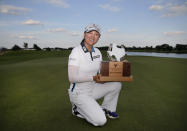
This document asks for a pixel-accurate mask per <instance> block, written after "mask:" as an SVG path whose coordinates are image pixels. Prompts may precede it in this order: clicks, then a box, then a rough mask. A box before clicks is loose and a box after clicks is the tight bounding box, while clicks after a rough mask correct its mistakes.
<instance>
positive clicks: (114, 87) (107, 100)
mask: <svg viewBox="0 0 187 131" xmlns="http://www.w3.org/2000/svg"><path fill="white" fill-rule="evenodd" d="M120 90H121V83H120V82H106V83H104V84H99V83H95V82H91V83H86V84H84V83H83V84H80V83H78V84H71V86H70V88H69V90H68V92H69V97H70V101H71V103H72V105H74V104H75V105H76V106H77V111H78V112H79V113H80V114H81V115H82V116H83V117H84V118H85V119H86V120H87V121H88V122H90V123H91V124H93V125H94V126H102V125H104V124H105V123H106V120H107V119H106V116H105V113H104V112H103V110H102V108H105V109H108V110H110V111H112V112H115V111H116V107H117V102H118V96H119V93H120ZM102 97H104V100H103V102H102V105H101V106H100V105H99V103H98V102H97V101H96V100H97V99H100V98H102Z"/></svg>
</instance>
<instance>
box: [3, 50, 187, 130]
mask: <svg viewBox="0 0 187 131" xmlns="http://www.w3.org/2000/svg"><path fill="white" fill-rule="evenodd" d="M67 56H68V53H67V52H66V53H62V52H10V53H8V54H4V55H2V56H0V130H1V131H41V130H42V131H75V130H76V131H88V130H90V131H91V130H99V131H100V130H102V131H114V130H116V131H124V130H127V131H185V130H186V129H187V126H186V121H187V117H186V111H187V68H186V65H187V59H175V58H156V57H135V56H128V58H127V59H128V60H129V61H130V62H131V64H132V67H131V68H132V75H133V76H134V81H133V82H131V83H123V88H122V90H121V93H120V97H119V101H118V107H117V112H118V113H119V114H120V118H119V119H116V120H110V119H108V121H107V124H106V125H105V126H103V127H94V126H92V125H90V124H89V123H87V122H86V121H85V120H83V119H78V118H76V117H74V116H72V114H71V104H70V102H69V97H68V93H67V89H68V88H69V82H68V78H67V62H68V57H67Z"/></svg>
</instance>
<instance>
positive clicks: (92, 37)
mask: <svg viewBox="0 0 187 131" xmlns="http://www.w3.org/2000/svg"><path fill="white" fill-rule="evenodd" d="M99 37H100V34H99V33H98V32H97V31H94V30H93V31H90V32H88V33H84V42H85V44H87V45H89V46H93V45H94V44H96V43H97V41H98V40H99Z"/></svg>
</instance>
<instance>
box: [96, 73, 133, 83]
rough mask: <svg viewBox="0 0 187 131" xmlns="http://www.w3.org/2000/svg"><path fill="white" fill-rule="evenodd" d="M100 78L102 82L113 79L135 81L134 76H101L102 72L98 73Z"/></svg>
mask: <svg viewBox="0 0 187 131" xmlns="http://www.w3.org/2000/svg"><path fill="white" fill-rule="evenodd" d="M98 76H99V80H100V81H101V82H110V81H111V82H112V81H116V82H117V81H118V82H131V81H133V76H116V77H110V76H101V74H99V75H98Z"/></svg>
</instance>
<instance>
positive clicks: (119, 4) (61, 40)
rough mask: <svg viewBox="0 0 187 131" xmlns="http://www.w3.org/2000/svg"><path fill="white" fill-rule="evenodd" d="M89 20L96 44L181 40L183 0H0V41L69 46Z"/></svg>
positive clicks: (186, 8) (185, 28)
mask: <svg viewBox="0 0 187 131" xmlns="http://www.w3.org/2000/svg"><path fill="white" fill-rule="evenodd" d="M91 23H95V24H98V25H99V26H100V27H101V32H102V34H101V38H100V40H99V42H98V44H97V46H103V45H104V46H106V45H109V44H110V43H116V44H118V45H121V44H124V45H125V46H136V47H139V46H155V45H159V44H164V43H167V44H169V45H172V46H175V44H177V43H180V44H187V0H0V47H7V48H11V47H12V46H13V45H14V44H17V45H19V46H21V47H23V42H27V43H28V44H29V47H32V46H33V43H36V44H38V45H39V46H40V47H42V48H44V47H64V48H66V47H74V46H76V45H78V44H79V43H80V42H81V40H82V38H83V32H84V28H85V26H86V25H88V24H91Z"/></svg>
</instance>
